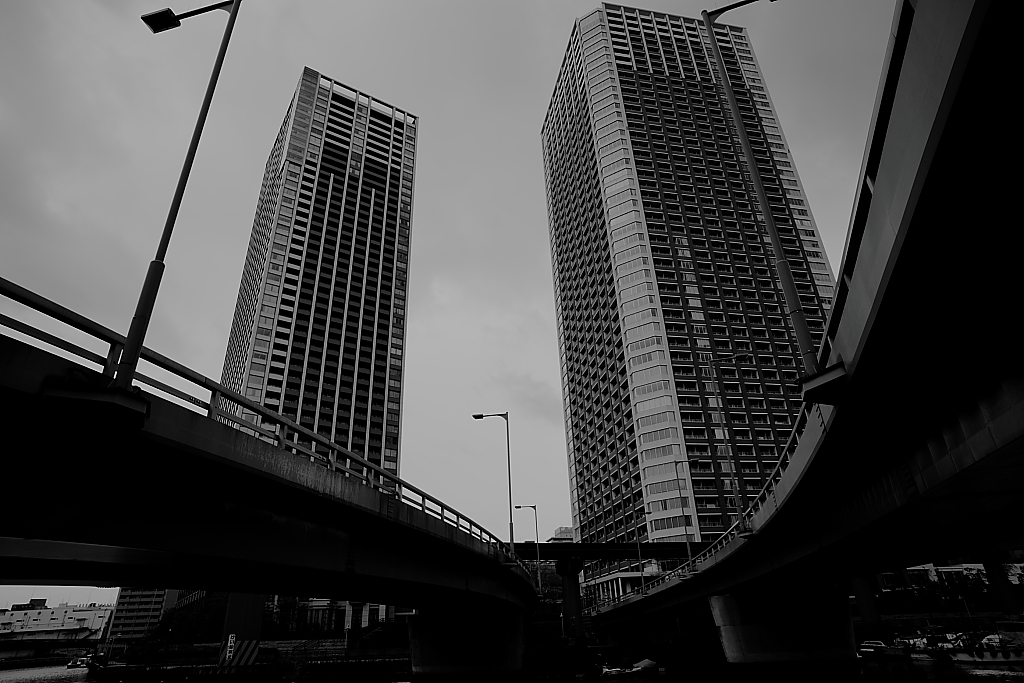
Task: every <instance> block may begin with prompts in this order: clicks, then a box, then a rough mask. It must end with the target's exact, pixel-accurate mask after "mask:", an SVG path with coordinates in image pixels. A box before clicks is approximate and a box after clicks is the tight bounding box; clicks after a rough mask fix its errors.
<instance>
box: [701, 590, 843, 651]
mask: <svg viewBox="0 0 1024 683" xmlns="http://www.w3.org/2000/svg"><path fill="white" fill-rule="evenodd" d="M762 585H763V584H762ZM843 588H845V586H844V587H843ZM709 600H710V603H711V611H712V614H713V616H714V619H715V625H716V626H717V627H718V635H719V638H720V640H721V642H722V649H723V650H724V652H725V658H726V661H728V662H730V663H744V664H745V663H756V662H762V663H763V662H799V661H811V660H853V659H854V658H855V657H856V646H855V644H854V640H853V623H852V622H851V621H850V609H849V604H848V601H849V598H848V596H847V595H846V594H845V590H836V589H835V588H834V587H831V586H828V587H822V586H810V585H809V586H806V587H802V586H792V585H791V586H788V587H786V588H783V587H780V586H771V587H768V586H765V587H764V589H763V590H749V591H745V592H743V593H737V594H732V595H715V596H711V598H709Z"/></svg>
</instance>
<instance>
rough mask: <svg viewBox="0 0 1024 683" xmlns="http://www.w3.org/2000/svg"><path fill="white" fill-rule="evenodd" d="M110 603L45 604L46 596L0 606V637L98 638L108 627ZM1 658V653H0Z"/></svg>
mask: <svg viewBox="0 0 1024 683" xmlns="http://www.w3.org/2000/svg"><path fill="white" fill-rule="evenodd" d="M113 611H114V606H113V605H97V604H96V603H92V604H89V605H69V604H67V603H66V602H62V603H60V605H58V606H57V607H47V606H46V600H45V599H39V598H36V599H33V600H30V601H29V602H28V603H23V604H17V605H11V608H10V609H0V638H2V639H3V640H4V642H5V644H8V645H9V644H10V643H11V642H20V641H31V640H76V641H77V640H81V641H100V640H102V639H103V637H104V636H105V635H106V632H107V628H108V627H109V626H110V615H111V614H112V613H113ZM0 658H3V655H2V654H0Z"/></svg>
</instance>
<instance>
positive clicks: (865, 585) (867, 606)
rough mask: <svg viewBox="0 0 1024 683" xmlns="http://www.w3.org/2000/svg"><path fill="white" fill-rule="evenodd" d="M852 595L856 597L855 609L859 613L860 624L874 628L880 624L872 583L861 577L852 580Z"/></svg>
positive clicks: (880, 619)
mask: <svg viewBox="0 0 1024 683" xmlns="http://www.w3.org/2000/svg"><path fill="white" fill-rule="evenodd" d="M852 583H853V594H854V595H856V596H857V609H858V611H859V612H860V623H862V624H863V625H865V626H870V627H875V626H878V625H879V624H880V623H881V622H882V618H881V616H880V615H879V613H878V601H877V600H876V599H875V591H874V586H873V583H874V582H873V581H872V580H870V579H866V578H864V577H863V576H860V577H857V578H855V579H854V580H853V582H852Z"/></svg>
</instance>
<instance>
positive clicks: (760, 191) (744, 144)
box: [701, 0, 818, 376]
mask: <svg viewBox="0 0 1024 683" xmlns="http://www.w3.org/2000/svg"><path fill="white" fill-rule="evenodd" d="M752 2H757V0H740V2H734V3H733V4H731V5H726V6H725V7H721V8H719V9H717V10H715V11H714V12H708V11H707V10H704V11H702V12H701V17H703V18H704V28H705V29H707V32H708V40H709V41H711V50H712V52H714V53H715V64H716V65H717V66H718V80H719V81H721V83H722V90H724V91H725V98H726V99H727V100H728V101H729V111H730V112H731V114H732V120H733V124H734V126H735V127H736V135H737V136H738V137H739V139H740V147H741V148H742V149H743V157H744V159H745V160H746V162H747V168H748V169H749V170H750V180H751V183H752V184H753V186H754V193H755V194H756V195H757V203H758V206H759V207H760V209H761V215H762V216H763V217H764V224H765V228H766V229H767V231H768V238H769V239H770V240H771V243H772V250H773V251H774V252H775V270H776V272H777V273H778V274H779V282H780V284H781V285H782V293H783V298H784V300H785V304H786V313H787V314H788V315H789V318H790V320H791V321H792V324H793V332H794V333H795V335H796V342H797V347H798V348H799V349H800V356H801V358H802V359H803V366H804V374H805V375H807V376H810V375H815V374H817V373H818V356H817V353H816V352H815V350H814V342H813V341H812V340H811V333H810V330H809V329H808V327H807V318H806V317H805V316H804V311H803V307H802V306H801V304H800V296H799V294H797V291H796V282H794V280H793V272H792V270H790V266H789V261H788V260H787V259H786V254H785V252H783V251H782V240H781V239H780V238H779V233H778V230H777V229H776V227H775V218H774V217H773V216H772V210H771V206H770V205H769V204H768V195H767V194H766V193H765V191H764V184H763V183H762V182H761V173H760V172H759V171H758V169H757V160H756V159H754V151H753V149H752V148H751V147H750V139H749V138H748V137H747V130H746V128H745V127H744V125H743V118H742V116H740V107H739V103H738V102H737V101H736V93H735V92H733V89H732V83H731V82H730V81H729V74H728V72H727V71H726V70H725V60H724V59H723V58H722V50H721V48H720V47H719V46H718V39H717V38H716V37H715V27H714V22H715V20H716V19H718V18H719V17H720V16H722V15H723V14H725V13H726V12H728V11H729V10H731V9H736V8H737V7H743V6H744V5H749V4H751V3H752ZM771 2H775V0H771Z"/></svg>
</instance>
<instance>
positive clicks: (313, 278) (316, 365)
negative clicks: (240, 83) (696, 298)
mask: <svg viewBox="0 0 1024 683" xmlns="http://www.w3.org/2000/svg"><path fill="white" fill-rule="evenodd" d="M416 133H417V119H416V117H415V116H413V115H411V114H409V113H408V112H404V111H402V110H400V109H397V108H395V107H392V106H390V105H387V104H384V103H383V102H380V101H379V100H376V99H374V98H373V97H371V96H370V95H367V94H365V93H361V92H359V91H358V90H355V89H353V88H350V87H347V86H344V85H342V84H341V83H338V82H337V81H335V80H333V79H331V78H328V77H326V76H324V75H322V74H320V73H318V72H316V71H314V70H312V69H309V68H306V69H305V70H304V71H303V74H302V79H301V80H300V81H299V85H298V88H297V89H296V91H295V95H294V96H293V97H292V100H291V103H290V105H289V107H288V113H287V114H286V115H285V118H284V123H282V124H281V130H280V132H279V133H278V135H277V139H276V140H275V142H274V146H273V148H272V149H271V152H270V158H269V160H268V161H267V166H266V171H265V173H264V176H263V187H262V188H261V190H260V198H259V203H258V205H257V208H256V218H255V220H254V221H253V227H252V238H251V239H250V241H249V250H248V253H247V254H246V258H245V266H244V268H243V271H242V283H241V285H240V287H239V290H238V303H237V306H236V308H235V317H234V320H233V322H232V325H231V334H230V337H229V339H228V348H227V354H226V356H225V358H224V371H223V379H222V382H223V383H224V385H225V386H227V387H230V388H232V389H235V390H237V391H239V392H242V393H244V394H245V395H246V396H248V397H249V398H250V399H252V400H254V401H258V402H260V403H262V404H263V405H264V406H266V407H267V408H269V409H271V410H274V411H277V412H280V413H282V414H283V415H285V416H287V417H290V418H292V419H293V420H295V421H296V422H298V423H299V424H300V425H302V426H304V427H307V428H308V429H311V430H314V431H316V432H317V433H318V434H321V435H323V436H325V437H328V438H330V439H332V440H334V441H335V442H336V443H338V444H340V445H342V446H345V447H347V448H349V449H350V450H352V451H354V452H356V453H359V454H361V455H363V456H364V457H366V458H368V459H369V460H370V461H372V462H374V463H376V464H378V465H381V466H383V467H384V468H385V469H388V470H390V471H391V472H394V473H396V474H397V473H398V469H399V449H400V431H399V429H400V421H401V405H402V358H403V351H404V337H405V313H406V283H407V280H408V267H409V266H408V263H409V237H410V228H411V225H410V216H411V214H412V196H413V174H414V168H415V160H416ZM249 417H250V418H253V417H254V416H249ZM306 446H307V447H310V444H308V443H307V444H306Z"/></svg>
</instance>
